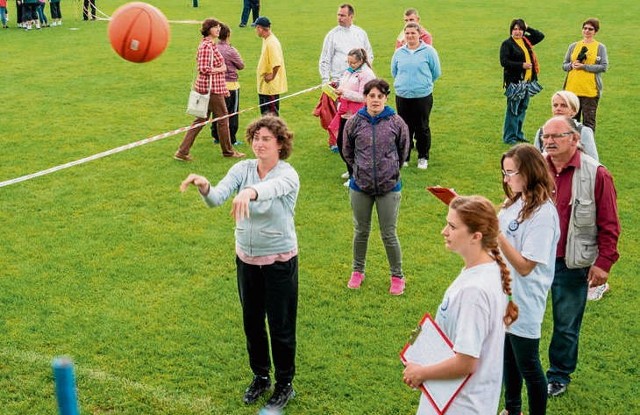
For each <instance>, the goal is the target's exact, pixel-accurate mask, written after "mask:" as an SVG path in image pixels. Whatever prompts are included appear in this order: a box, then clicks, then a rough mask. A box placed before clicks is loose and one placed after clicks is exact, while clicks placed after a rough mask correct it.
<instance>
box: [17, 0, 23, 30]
mask: <svg viewBox="0 0 640 415" xmlns="http://www.w3.org/2000/svg"><path fill="white" fill-rule="evenodd" d="M24 13H25V5H24V2H23V1H22V0H16V25H17V26H18V27H19V28H24V27H25V26H24Z"/></svg>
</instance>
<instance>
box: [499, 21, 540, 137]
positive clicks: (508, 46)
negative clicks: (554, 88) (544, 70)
mask: <svg viewBox="0 0 640 415" xmlns="http://www.w3.org/2000/svg"><path fill="white" fill-rule="evenodd" d="M509 30H510V31H511V37H509V38H508V39H507V40H505V41H504V42H502V46H501V47H500V65H502V67H503V68H504V81H503V87H504V88H506V91H505V95H506V96H507V110H506V114H505V117H504V129H503V135H502V141H504V142H505V143H506V144H516V143H517V142H518V141H527V139H526V138H525V137H524V132H523V131H522V125H523V124H524V118H525V115H526V112H527V107H528V106H529V98H530V97H531V96H533V95H535V94H537V93H538V92H539V91H540V90H541V89H542V87H541V86H540V85H539V84H538V82H537V81H538V71H539V67H538V60H537V58H536V55H535V53H534V52H533V45H535V44H537V43H540V42H541V41H542V39H544V34H543V33H542V32H539V31H537V30H535V29H533V28H532V27H528V26H527V24H526V23H525V22H524V20H522V19H514V20H513V21H511V25H510V26H509Z"/></svg>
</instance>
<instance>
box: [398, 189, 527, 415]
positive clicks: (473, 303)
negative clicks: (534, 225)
mask: <svg viewBox="0 0 640 415" xmlns="http://www.w3.org/2000/svg"><path fill="white" fill-rule="evenodd" d="M441 234H442V236H444V243H445V247H446V248H447V249H448V250H449V251H452V252H455V253H456V254H458V255H460V256H461V257H462V260H463V261H464V267H463V268H462V270H461V271H460V274H459V275H458V276H457V277H456V279H455V280H454V281H453V282H452V283H451V285H450V286H449V288H447V290H446V291H445V293H444V297H443V299H442V302H441V303H440V307H438V312H437V314H436V318H435V321H436V323H437V324H438V326H439V327H440V328H441V329H442V331H443V332H444V334H445V335H446V336H447V337H448V338H449V339H450V340H451V342H452V343H453V351H454V352H455V355H454V356H453V357H451V358H449V359H446V360H444V361H442V362H440V363H437V364H434V365H428V366H422V365H419V364H416V363H407V364H406V367H405V369H404V372H403V381H404V383H406V384H407V385H408V386H409V387H412V388H418V387H419V386H420V385H421V384H422V383H424V381H426V380H431V379H455V378H461V377H465V376H467V375H469V374H471V377H470V378H469V379H468V380H467V382H466V383H465V384H464V386H463V387H462V389H460V391H459V393H458V394H457V396H456V397H455V399H453V401H452V402H451V405H450V406H449V409H448V412H447V413H448V414H465V415H470V414H477V415H488V414H495V413H497V412H498V404H499V402H500V389H501V388H500V387H501V385H502V359H503V356H502V353H503V348H504V333H505V325H506V326H509V325H510V324H512V323H513V322H514V321H516V319H517V318H518V307H517V306H516V305H515V304H514V303H513V302H512V301H511V298H510V297H511V277H510V275H509V269H508V268H507V265H506V264H505V261H504V259H503V257H502V254H501V253H500V250H499V249H498V235H499V234H500V229H499V227H498V218H497V217H496V211H495V208H494V207H493V204H491V202H489V201H488V200H487V199H485V198H484V197H481V196H458V197H456V198H455V199H453V200H452V201H451V204H450V205H449V213H448V214H447V223H446V225H445V227H444V229H443V230H442V232H441ZM439 413H440V412H436V410H435V409H434V407H433V406H432V405H431V403H430V401H429V400H428V398H427V397H426V396H425V394H424V393H422V392H420V406H419V407H418V412H417V415H431V414H434V415H435V414H439ZM515 415H519V414H515Z"/></svg>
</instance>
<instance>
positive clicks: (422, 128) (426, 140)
mask: <svg viewBox="0 0 640 415" xmlns="http://www.w3.org/2000/svg"><path fill="white" fill-rule="evenodd" d="M432 107H433V94H429V95H427V96H426V97H423V98H402V97H398V96H396V108H397V109H398V115H399V116H401V117H402V119H403V120H404V122H405V123H407V126H408V127H409V141H410V143H411V149H413V140H414V138H415V140H416V144H415V146H416V149H417V150H418V158H419V159H427V160H429V150H431V128H430V127H429V117H430V116H431V108H432ZM410 157H411V152H409V155H408V156H407V161H409V158H410Z"/></svg>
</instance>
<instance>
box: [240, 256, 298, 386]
mask: <svg viewBox="0 0 640 415" xmlns="http://www.w3.org/2000/svg"><path fill="white" fill-rule="evenodd" d="M236 264H237V270H238V293H239V294H240V304H242V320H243V323H244V333H245V336H246V338H247V351H248V352H249V365H250V366H251V370H252V371H253V373H254V374H255V375H257V376H268V375H269V371H270V369H271V359H270V358H269V338H270V339H271V354H272V355H273V365H274V367H275V378H276V382H278V383H289V382H291V381H292V380H293V377H294V375H295V357H296V317H297V313H298V257H297V256H295V257H293V258H291V259H290V260H289V261H287V262H275V263H273V264H271V265H265V266H257V265H249V264H246V263H244V262H242V261H241V260H240V258H238V257H236ZM265 319H266V321H267V322H268V324H269V336H267V329H266V325H265Z"/></svg>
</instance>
